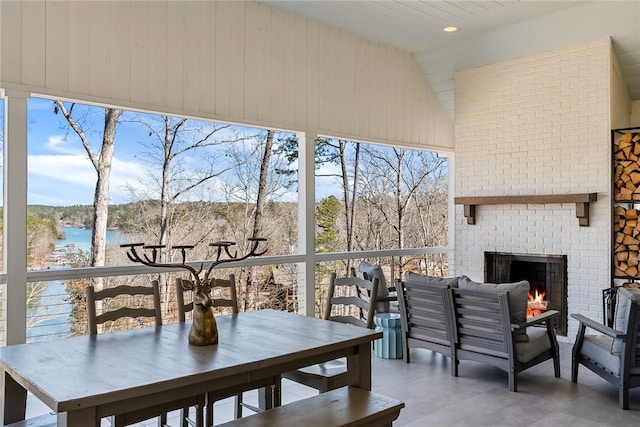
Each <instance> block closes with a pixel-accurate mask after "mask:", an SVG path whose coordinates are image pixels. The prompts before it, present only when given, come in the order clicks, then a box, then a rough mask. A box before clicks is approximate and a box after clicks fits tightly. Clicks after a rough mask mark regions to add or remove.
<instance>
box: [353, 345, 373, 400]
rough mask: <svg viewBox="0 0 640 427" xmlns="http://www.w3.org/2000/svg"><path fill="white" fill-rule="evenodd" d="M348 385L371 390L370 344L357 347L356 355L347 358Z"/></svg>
mask: <svg viewBox="0 0 640 427" xmlns="http://www.w3.org/2000/svg"><path fill="white" fill-rule="evenodd" d="M347 372H348V373H349V385H352V386H356V387H360V388H362V389H365V390H371V343H367V344H361V345H359V346H358V353H357V354H354V355H353V356H349V357H347Z"/></svg>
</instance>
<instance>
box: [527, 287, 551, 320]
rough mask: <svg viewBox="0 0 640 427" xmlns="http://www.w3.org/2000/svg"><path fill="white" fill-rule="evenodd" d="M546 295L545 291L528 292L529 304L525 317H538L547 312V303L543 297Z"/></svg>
mask: <svg viewBox="0 0 640 427" xmlns="http://www.w3.org/2000/svg"><path fill="white" fill-rule="evenodd" d="M546 295H547V292H546V291H540V292H539V291H538V290H537V289H535V291H533V292H532V291H529V302H528V305H527V317H533V316H538V315H540V314H542V313H544V312H545V311H547V306H548V305H549V301H547V300H545V299H544V297H545V296H546Z"/></svg>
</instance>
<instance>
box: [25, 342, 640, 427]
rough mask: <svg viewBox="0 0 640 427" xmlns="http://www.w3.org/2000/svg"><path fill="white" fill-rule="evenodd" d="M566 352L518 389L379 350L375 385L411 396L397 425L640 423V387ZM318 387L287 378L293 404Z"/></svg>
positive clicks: (431, 357)
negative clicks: (624, 387)
mask: <svg viewBox="0 0 640 427" xmlns="http://www.w3.org/2000/svg"><path fill="white" fill-rule="evenodd" d="M560 352H561V358H562V363H561V371H562V376H561V378H559V379H556V378H555V377H554V376H553V364H552V362H551V361H547V362H545V363H542V364H540V365H538V366H536V367H533V368H530V369H529V370H527V371H525V372H523V373H521V374H520V375H518V392H517V393H511V392H509V389H508V384H507V374H506V373H504V372H503V371H501V370H499V369H496V368H493V367H491V366H489V365H485V364H482V363H476V362H471V361H462V362H461V363H460V367H459V376H458V377H457V378H454V377H451V376H450V369H449V368H450V365H449V361H448V360H447V359H446V358H444V357H442V356H441V355H439V354H437V353H433V352H431V351H429V350H424V349H413V350H411V358H412V362H411V363H410V364H405V363H404V362H403V361H402V360H401V359H400V360H387V359H379V358H377V357H375V356H373V390H374V391H377V392H379V393H382V394H385V395H387V396H391V397H394V398H396V399H399V400H402V401H404V402H405V405H406V406H405V408H404V409H403V410H402V411H401V413H400V417H399V418H398V420H397V421H396V422H395V423H394V426H396V427H399V426H406V427H423V426H433V427H436V426H446V427H453V426H474V427H480V426H509V427H516V426H535V427H538V426H554V427H556V426H571V427H578V426H579V427H590V426H615V427H622V426H631V425H640V389H636V390H634V391H632V392H631V397H630V409H629V410H627V411H623V410H621V409H619V408H618V394H617V390H616V389H615V388H614V387H613V386H611V385H609V383H607V382H606V381H604V380H602V379H600V378H599V377H597V376H596V375H595V374H592V373H591V372H590V371H589V370H587V369H585V368H583V367H581V369H580V373H579V377H578V384H572V383H571V381H570V375H571V345H570V344H567V343H560ZM315 393H316V392H315V391H314V390H312V389H309V388H307V387H304V386H301V385H299V384H295V383H292V382H290V381H287V380H284V381H283V403H285V404H286V403H287V402H291V401H294V400H298V399H302V398H304V397H309V396H312V395H314V394H315ZM245 401H247V402H248V403H252V404H256V403H257V393H256V392H249V393H245ZM232 404H233V401H232V400H231V399H226V400H223V401H220V402H218V403H217V404H216V409H215V422H216V424H217V423H222V422H226V421H228V420H230V419H231V417H232ZM27 411H28V415H36V414H38V413H42V412H43V411H46V408H44V407H43V406H42V404H41V403H39V402H38V401H37V400H36V399H30V400H29V404H28V408H27ZM172 415H173V417H170V419H171V418H173V419H174V420H175V416H176V414H175V413H174V414H172ZM142 425H144V426H145V427H150V426H155V425H156V424H155V423H153V422H147V423H145V424H142ZM172 425H176V423H175V422H173V423H172ZM138 427H140V426H138Z"/></svg>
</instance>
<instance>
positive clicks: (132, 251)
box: [120, 237, 267, 284]
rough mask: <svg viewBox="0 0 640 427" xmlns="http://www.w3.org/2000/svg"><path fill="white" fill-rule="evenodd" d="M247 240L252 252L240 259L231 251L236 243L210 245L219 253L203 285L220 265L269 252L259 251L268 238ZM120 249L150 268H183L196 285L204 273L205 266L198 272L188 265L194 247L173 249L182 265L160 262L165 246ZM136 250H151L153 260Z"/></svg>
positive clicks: (134, 245) (122, 246)
mask: <svg viewBox="0 0 640 427" xmlns="http://www.w3.org/2000/svg"><path fill="white" fill-rule="evenodd" d="M247 240H248V241H249V242H251V250H250V251H249V252H248V253H247V254H246V255H244V256H241V257H238V251H236V252H234V253H233V254H232V253H231V251H230V248H231V246H234V245H235V244H236V242H229V241H219V242H213V243H209V246H212V247H215V248H217V253H216V257H215V260H214V261H213V262H212V263H211V265H210V266H209V268H208V269H207V271H206V272H205V274H204V280H203V281H202V283H205V284H207V283H209V274H211V272H212V271H213V269H214V268H215V267H217V266H218V265H220V264H223V263H226V262H233V261H242V260H243V259H247V258H249V257H252V256H261V255H264V254H265V253H266V252H267V250H266V249H264V250H262V251H258V246H260V242H266V241H267V239H266V238H264V237H251V238H249V239H247ZM120 247H121V248H129V249H128V251H127V257H128V258H129V259H130V260H131V262H138V263H141V264H144V265H148V266H150V267H168V268H182V269H185V270H187V271H189V272H190V273H191V275H192V276H193V278H194V282H195V283H199V282H200V273H201V272H202V267H203V264H200V268H199V269H197V270H196V269H195V268H193V267H191V266H190V265H188V264H187V249H193V248H194V246H193V245H179V246H172V247H171V249H179V250H180V252H181V254H182V263H180V264H176V263H162V262H158V255H159V252H160V249H162V248H164V247H165V245H145V244H144V243H127V244H123V245H120ZM136 248H142V249H151V258H149V256H148V255H147V254H146V253H144V254H142V256H140V255H139V254H138V251H137V250H136ZM223 253H224V255H225V256H226V257H227V258H224V259H221V258H222V256H223Z"/></svg>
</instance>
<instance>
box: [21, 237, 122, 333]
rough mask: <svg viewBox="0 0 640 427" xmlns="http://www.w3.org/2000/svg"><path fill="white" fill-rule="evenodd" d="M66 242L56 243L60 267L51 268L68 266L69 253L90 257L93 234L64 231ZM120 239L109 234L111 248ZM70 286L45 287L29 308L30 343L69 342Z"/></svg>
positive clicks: (53, 284)
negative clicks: (78, 252) (57, 340)
mask: <svg viewBox="0 0 640 427" xmlns="http://www.w3.org/2000/svg"><path fill="white" fill-rule="evenodd" d="M61 231H64V233H65V239H61V240H58V241H57V242H56V248H57V251H56V253H55V254H54V256H55V259H58V260H59V262H58V263H54V264H52V265H51V267H50V268H52V269H54V268H62V267H64V266H65V264H64V262H63V261H62V259H63V258H61V256H62V253H63V252H64V251H66V250H67V248H68V250H73V251H79V250H82V251H83V252H85V253H87V254H88V253H89V252H90V250H91V230H90V229H86V228H78V227H62V229H61ZM119 238H120V235H119V232H118V231H114V230H108V231H107V244H116V243H118V240H119ZM67 296H68V294H67V283H66V282H65V281H63V280H52V281H50V282H46V283H44V289H42V290H41V291H39V292H38V296H37V304H36V305H35V306H33V307H27V323H28V325H29V326H28V328H27V341H31V342H33V341H44V340H50V339H59V338H65V337H68V336H70V335H71V310H72V308H73V306H72V304H70V303H69V302H67Z"/></svg>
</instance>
